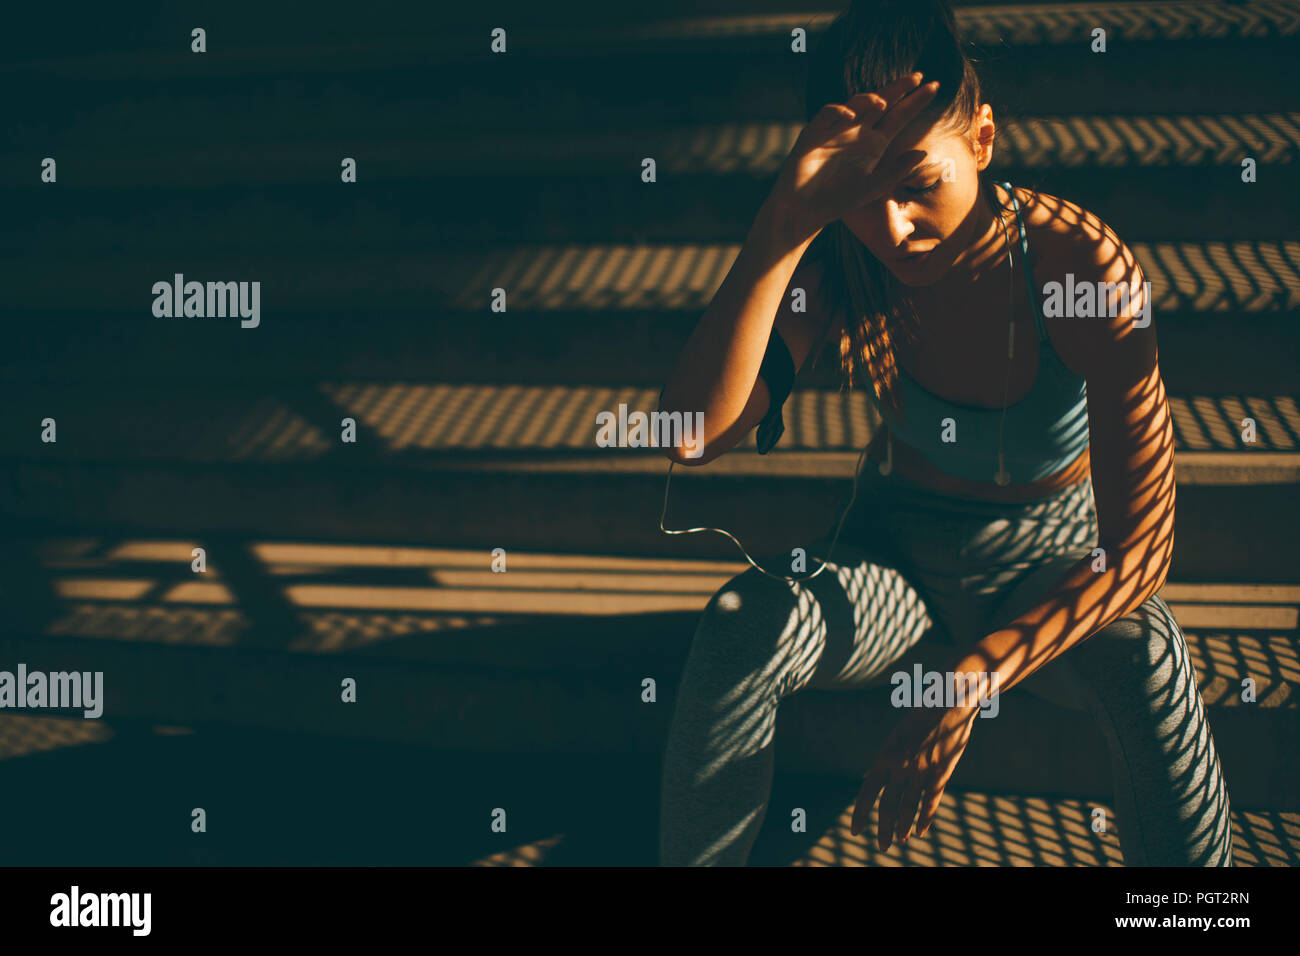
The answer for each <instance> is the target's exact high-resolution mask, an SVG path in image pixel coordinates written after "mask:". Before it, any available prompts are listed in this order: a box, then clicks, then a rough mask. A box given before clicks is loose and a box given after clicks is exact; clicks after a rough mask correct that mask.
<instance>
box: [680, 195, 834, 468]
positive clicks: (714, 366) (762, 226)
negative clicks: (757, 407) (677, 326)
mask: <svg viewBox="0 0 1300 956" xmlns="http://www.w3.org/2000/svg"><path fill="white" fill-rule="evenodd" d="M815 237H816V234H815V233H814V234H813V235H812V236H806V237H800V236H799V235H797V233H796V231H795V230H794V229H793V228H791V227H790V225H789V219H788V217H786V216H785V215H784V213H783V211H782V209H781V208H780V207H779V206H777V205H775V204H773V203H772V202H771V201H768V202H766V203H764V205H763V207H762V208H761V209H760V210H759V212H758V215H757V216H756V217H755V219H754V223H753V225H752V226H751V227H750V230H749V234H748V235H747V236H746V238H745V244H744V245H743V246H742V247H741V250H740V254H739V255H737V256H736V261H735V262H734V263H733V264H732V266H731V270H730V271H729V272H728V273H727V277H726V278H725V279H724V280H723V282H722V285H721V286H720V287H719V288H718V291H717V293H716V294H715V295H714V297H713V301H712V302H711V303H710V305H709V307H708V309H707V310H706V311H705V313H704V315H703V316H702V317H701V318H700V321H699V323H698V324H697V325H696V326H695V330H694V331H693V332H692V333H691V336H690V338H689V339H688V340H687V342H686V346H685V348H684V349H683V350H682V354H681V357H680V358H679V359H678V361H677V366H676V368H675V369H674V370H673V374H672V377H671V378H669V380H668V382H667V384H666V385H665V386H664V392H663V398H662V404H661V406H660V407H661V410H663V411H666V412H673V411H680V412H684V413H694V412H703V413H704V419H703V423H704V448H705V454H704V460H708V459H709V458H712V457H715V456H716V454H717V453H718V452H717V449H710V448H709V446H710V445H711V444H713V443H714V442H716V441H717V439H718V436H720V435H722V434H723V433H724V432H726V431H728V429H730V428H732V426H733V425H735V423H736V422H737V420H738V419H739V418H740V416H741V413H742V412H744V410H745V406H746V403H747V402H748V400H749V396H750V393H751V392H752V391H753V388H754V383H755V381H756V380H757V378H758V370H759V368H760V366H761V365H762V363H763V353H764V351H765V350H766V348H767V341H768V337H769V336H770V335H771V333H772V325H773V323H774V321H775V319H776V315H777V310H778V309H779V308H780V306H781V302H782V298H783V296H784V294H785V290H786V288H787V286H788V285H789V284H790V279H791V277H792V276H793V275H794V271H795V269H796V267H797V266H798V265H799V260H800V259H801V258H803V254H804V252H805V251H806V250H807V248H808V246H809V244H811V242H812V241H813V239H814V238H815ZM736 437H737V440H739V436H736ZM724 450H725V449H724Z"/></svg>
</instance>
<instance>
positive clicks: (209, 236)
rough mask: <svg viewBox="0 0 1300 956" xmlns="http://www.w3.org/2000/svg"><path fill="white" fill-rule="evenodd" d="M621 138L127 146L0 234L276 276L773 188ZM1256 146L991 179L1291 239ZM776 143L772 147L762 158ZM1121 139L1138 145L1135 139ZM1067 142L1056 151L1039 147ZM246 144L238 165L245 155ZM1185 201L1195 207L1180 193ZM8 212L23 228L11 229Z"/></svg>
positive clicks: (741, 206)
mask: <svg viewBox="0 0 1300 956" xmlns="http://www.w3.org/2000/svg"><path fill="white" fill-rule="evenodd" d="M1279 115H1280V114H1279ZM716 132H717V131H716V130H710V131H708V133H706V134H704V135H706V136H707V135H714V134H715V133H716ZM621 139H622V145H621V147H620V148H621V150H622V153H621V155H619V156H601V157H599V159H596V158H594V157H593V159H592V162H593V163H595V162H599V164H600V165H599V167H598V168H593V169H592V170H591V171H590V172H588V173H583V172H581V171H579V170H576V169H574V168H573V166H572V165H570V166H568V167H563V166H562V165H561V164H560V163H559V162H557V163H556V164H554V165H549V164H542V163H540V162H539V163H538V166H539V168H537V169H533V170H529V171H520V170H516V171H515V172H513V173H511V172H508V171H505V170H502V171H500V173H499V175H497V176H483V177H466V176H462V175H459V174H449V175H448V177H446V178H442V179H439V178H437V177H434V176H432V175H423V176H415V175H413V174H414V170H410V169H407V168H403V166H402V165H400V164H394V165H391V166H390V165H389V164H388V163H387V161H386V160H385V161H381V162H380V163H379V164H377V165H376V166H375V167H374V168H373V169H371V170H370V172H371V173H373V178H370V179H369V180H368V181H367V182H366V183H365V185H364V188H359V189H355V190H352V191H350V192H349V191H347V190H340V189H339V188H338V186H337V184H331V183H328V182H321V181H320V180H319V178H318V177H315V176H314V175H313V176H312V180H314V181H313V182H310V183H309V184H306V185H304V184H303V183H302V182H301V178H302V174H304V173H305V171H307V170H309V169H311V167H312V165H313V164H315V163H317V162H318V157H319V156H321V155H323V154H322V152H321V151H320V150H316V149H315V148H314V147H311V146H300V147H294V148H293V149H292V151H291V152H292V154H293V155H292V156H287V155H286V156H284V157H283V159H284V160H285V161H286V165H283V166H277V168H278V170H279V171H278V172H276V173H274V175H273V176H271V177H266V176H264V173H266V172H267V165H266V164H262V163H260V161H259V163H258V165H257V168H256V169H249V170H248V171H247V173H248V175H249V177H250V180H249V181H248V182H235V183H231V182H227V181H223V180H225V179H227V178H228V177H229V176H230V175H232V174H238V173H237V170H236V167H235V165H234V164H229V165H226V166H225V168H224V172H221V173H218V174H217V176H216V177H215V178H214V180H213V181H209V182H198V181H195V179H194V178H192V177H196V176H197V175H198V174H197V173H196V167H195V164H194V163H193V162H191V161H190V160H189V159H188V158H186V157H168V158H165V160H164V161H165V162H166V163H167V164H168V165H171V166H174V167H175V168H178V169H183V170H186V171H187V172H186V177H187V178H186V179H184V180H183V181H174V180H169V179H167V178H166V176H165V175H164V176H163V178H161V179H155V180H153V181H152V182H151V181H150V178H149V177H150V172H151V170H150V168H149V166H148V164H145V165H143V166H141V165H139V164H138V162H137V160H138V157H134V156H123V157H114V158H112V159H111V160H108V163H109V164H110V165H111V166H114V167H115V166H117V165H119V164H120V165H121V166H122V168H123V170H125V169H126V168H127V167H131V168H132V172H130V173H124V175H123V176H122V177H118V176H116V175H113V174H111V173H106V175H112V176H113V178H114V179H119V178H122V179H129V180H131V181H132V182H134V183H135V185H131V186H128V185H126V184H124V183H122V184H118V185H115V186H114V187H112V191H109V189H108V188H106V187H105V186H102V185H92V184H85V183H83V184H80V185H73V186H71V187H70V188H67V189H59V190H45V191H37V190H35V189H25V188H10V189H9V190H8V191H7V193H6V194H5V197H6V198H5V201H6V205H8V206H10V207H11V208H12V209H13V211H14V219H13V223H14V225H13V227H12V228H10V229H9V230H8V231H7V233H4V234H0V245H3V247H4V250H5V251H6V252H9V253H11V254H13V255H25V256H29V257H35V256H37V255H40V256H42V257H50V256H53V255H56V254H57V255H65V256H76V257H77V258H78V259H85V260H91V261H93V260H94V259H95V258H98V257H99V256H101V255H103V253H104V251H105V250H115V251H117V252H126V251H130V252H131V253H132V254H133V255H136V256H141V257H145V258H150V259H156V258H161V257H163V256H166V255H173V256H174V255H175V250H176V249H177V247H178V246H179V247H183V248H185V249H186V250H187V255H186V258H187V260H188V261H191V262H193V261H195V260H198V261H199V262H202V261H205V260H211V259H220V258H221V257H223V256H228V255H229V254H230V252H231V250H233V249H240V250H242V251H243V252H245V253H247V254H248V255H250V256H252V255H256V256H257V257H259V258H261V259H262V260H263V261H265V262H266V263H267V265H263V266H259V267H257V268H259V269H261V270H263V274H264V275H265V272H266V270H268V268H269V269H270V270H272V271H275V272H278V271H279V270H280V268H282V267H281V265H280V264H281V263H283V262H284V261H285V259H286V258H291V257H297V256H301V255H303V254H305V253H315V254H320V255H331V256H337V255H339V254H340V253H348V252H351V253H354V254H355V253H356V252H357V251H358V250H365V253H364V255H365V257H366V258H367V259H370V258H371V257H373V256H374V254H375V253H376V252H379V251H383V250H391V251H392V252H394V253H397V252H399V251H401V250H402V249H403V248H405V249H408V250H409V249H410V248H412V247H417V248H422V249H423V248H427V247H430V246H433V247H434V248H435V249H436V248H438V247H444V248H446V249H448V250H453V251H454V250H455V249H457V248H460V249H465V248H469V249H481V248H483V247H485V246H491V245H493V244H503V243H504V244H507V245H514V244H516V243H518V242H519V241H520V240H526V241H528V242H530V243H534V244H542V243H554V244H557V245H559V244H575V243H582V244H602V245H606V246H609V245H617V244H620V243H627V242H632V243H673V242H676V243H683V244H685V243H698V242H705V243H710V244H712V243H721V242H735V241H738V239H743V238H744V236H745V235H746V233H747V232H748V230H749V227H750V225H751V224H752V222H753V219H754V215H755V213H756V212H757V210H758V209H759V208H760V207H761V206H762V204H763V202H764V201H765V200H766V198H767V196H768V194H769V192H770V190H771V184H772V178H771V177H770V176H761V175H760V174H758V173H757V172H754V171H748V170H746V171H739V170H737V171H733V172H716V173H697V172H692V171H677V170H674V169H672V168H670V167H674V166H676V165H678V159H679V157H680V156H681V154H675V153H673V152H671V151H670V150H672V149H674V148H676V147H674V146H671V145H665V144H667V143H668V136H667V134H665V135H662V136H661V135H660V134H657V133H653V132H647V131H645V130H637V131H628V132H627V133H626V134H625V135H624V136H622V137H621ZM726 139H727V137H725V136H723V137H721V141H719V142H718V148H719V150H720V152H721V151H724V150H731V152H730V154H729V155H728V156H727V157H726V159H725V160H724V162H722V163H719V165H726V164H734V165H739V164H745V163H749V162H750V161H751V158H752V159H754V160H757V159H759V158H760V157H759V156H758V151H757V150H755V151H754V153H752V154H747V153H741V152H737V151H735V147H734V146H727V145H726V143H725V140H726ZM635 140H640V141H641V142H640V143H639V144H637V143H635ZM784 142H785V140H784V138H782V139H781V140H780V143H781V144H784ZM1252 142H1258V141H1247V142H1244V143H1243V142H1223V144H1222V145H1223V148H1224V149H1228V150H1231V151H1232V152H1233V153H1234V154H1236V159H1235V160H1234V161H1233V162H1232V163H1230V164H1215V165H1192V164H1187V165H1180V166H1174V167H1172V168H1171V167H1170V166H1168V165H1165V164H1163V163H1162V162H1161V161H1160V157H1159V156H1156V157H1154V158H1153V159H1152V160H1150V161H1142V160H1140V159H1138V158H1136V157H1129V158H1130V159H1132V161H1133V162H1134V163H1135V165H1132V166H1127V167H1125V168H1123V169H1122V170H1120V171H1117V170H1115V169H1113V168H1110V167H1108V166H1106V165H1104V164H1095V165H1087V166H1072V165H1053V166H1051V167H1050V168H1049V167H1047V166H1037V165H1035V166H1025V165H1021V164H1020V160H1021V159H1022V158H1023V157H1021V156H1017V155H1016V154H1015V153H1014V152H1013V151H1012V150H1010V149H1008V150H1007V151H1006V152H1005V153H1002V154H999V155H1000V156H1002V157H1004V158H1003V159H1002V161H1000V162H999V163H997V165H996V167H995V169H994V174H995V175H996V176H998V177H999V178H1006V179H1009V180H1010V181H1011V182H1013V183H1015V184H1016V185H1018V186H1023V187H1026V188H1032V189H1034V190H1036V191H1038V192H1040V193H1043V194H1046V195H1049V196H1059V197H1063V198H1065V199H1068V200H1069V201H1071V202H1074V203H1077V204H1079V205H1081V206H1082V207H1083V208H1085V209H1087V210H1089V211H1091V212H1094V213H1095V214H1097V215H1098V216H1100V217H1101V218H1102V219H1103V220H1104V221H1106V222H1107V224H1108V225H1110V226H1111V228H1113V229H1114V230H1115V231H1116V232H1117V233H1118V234H1119V235H1120V236H1121V238H1123V239H1124V240H1125V241H1126V242H1130V243H1132V242H1143V241H1148V240H1154V241H1158V242H1174V241H1180V240H1181V241H1184V242H1193V243H1196V242H1201V243H1211V242H1225V241H1228V242H1261V241H1266V242H1270V243H1281V242H1285V241H1286V240H1288V239H1291V238H1293V237H1294V234H1295V233H1294V222H1293V221H1292V220H1291V219H1289V218H1288V217H1287V215H1286V214H1287V211H1288V210H1290V209H1291V208H1294V207H1295V206H1296V205H1297V204H1300V187H1297V186H1296V184H1295V182H1294V180H1293V179H1292V178H1291V177H1289V176H1285V175H1282V176H1279V175H1278V173H1279V172H1282V170H1281V169H1279V168H1278V167H1283V168H1284V169H1289V168H1292V166H1293V164H1294V162H1295V160H1294V158H1293V153H1291V152H1288V153H1286V154H1284V155H1283V156H1282V157H1281V158H1280V159H1279V161H1278V162H1277V163H1273V164H1268V163H1267V161H1266V160H1265V159H1263V158H1262V157H1263V156H1264V155H1266V154H1267V153H1268V152H1269V151H1270V150H1272V149H1274V148H1275V147H1270V146H1264V147H1262V148H1255V146H1254V145H1252ZM638 145H639V146H640V149H639V150H638V149H637V146H638ZM390 147H391V148H392V150H393V153H394V155H400V156H401V157H402V162H406V161H407V160H409V159H410V157H411V156H412V155H419V154H420V153H422V152H425V151H430V150H437V151H442V147H441V146H440V145H438V144H428V143H426V144H421V145H418V146H413V147H412V148H409V149H408V148H407V147H406V146H404V145H402V144H383V146H382V147H381V148H383V149H385V150H387V149H388V148H390ZM779 148H780V147H779V145H778V146H774V147H773V148H772V153H773V154H775V152H776V150H777V149H779ZM1126 148H1131V149H1133V150H1135V151H1136V150H1138V149H1140V148H1141V147H1140V146H1139V145H1138V144H1136V143H1134V144H1132V145H1131V146H1128V147H1126ZM1276 148H1280V147H1276ZM1286 149H1287V150H1293V147H1291V146H1289V145H1288V146H1287V147H1286ZM1067 151H1068V150H1067V148H1066V147H1065V146H1062V147H1060V148H1059V150H1058V154H1055V155H1054V156H1053V157H1051V158H1056V155H1059V154H1060V153H1063V152H1067ZM1243 154H1249V155H1252V156H1255V157H1256V158H1258V159H1259V161H1260V164H1261V169H1263V170H1264V172H1263V174H1262V175H1264V176H1265V177H1267V178H1266V179H1264V180H1261V182H1259V183H1256V184H1251V185H1245V184H1243V183H1242V182H1241V169H1240V159H1241V156H1242V155H1243ZM205 155H207V156H209V157H211V156H212V154H211V153H206V154H205ZM243 155H244V158H245V160H246V161H247V160H252V159H254V157H253V156H252V155H251V154H248V153H245V154H243ZM641 156H648V157H654V158H655V159H656V161H657V162H658V163H659V164H660V166H659V172H658V176H659V181H658V182H656V183H642V182H641V180H640V178H639V175H638V173H637V163H638V162H639V157H641ZM784 156H785V153H784V152H782V153H781V158H784ZM685 158H686V159H688V160H689V159H690V157H685ZM566 161H568V160H567V158H566ZM279 162H280V161H279V160H276V161H275V164H278V163H279ZM1138 162H1143V164H1142V165H1136V163H1138ZM764 165H766V163H765V162H764ZM484 166H485V167H487V166H489V164H486V163H485V164H484ZM1270 174H1271V175H1270ZM254 177H255V178H254ZM295 177H296V179H295ZM61 185H62V184H61ZM1189 197H1195V198H1196V202H1195V203H1190V202H1189V201H1188V199H1189ZM19 222H27V223H34V225H29V226H28V227H27V228H26V229H19V228H18V226H17V223H19ZM1209 237H1212V239H1211V238H1209ZM353 268H355V267H353ZM185 269H186V267H185V266H182V270H183V271H185ZM188 271H195V267H193V266H191V267H189V268H188ZM266 277H267V278H269V276H266ZM150 301H152V300H150Z"/></svg>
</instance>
